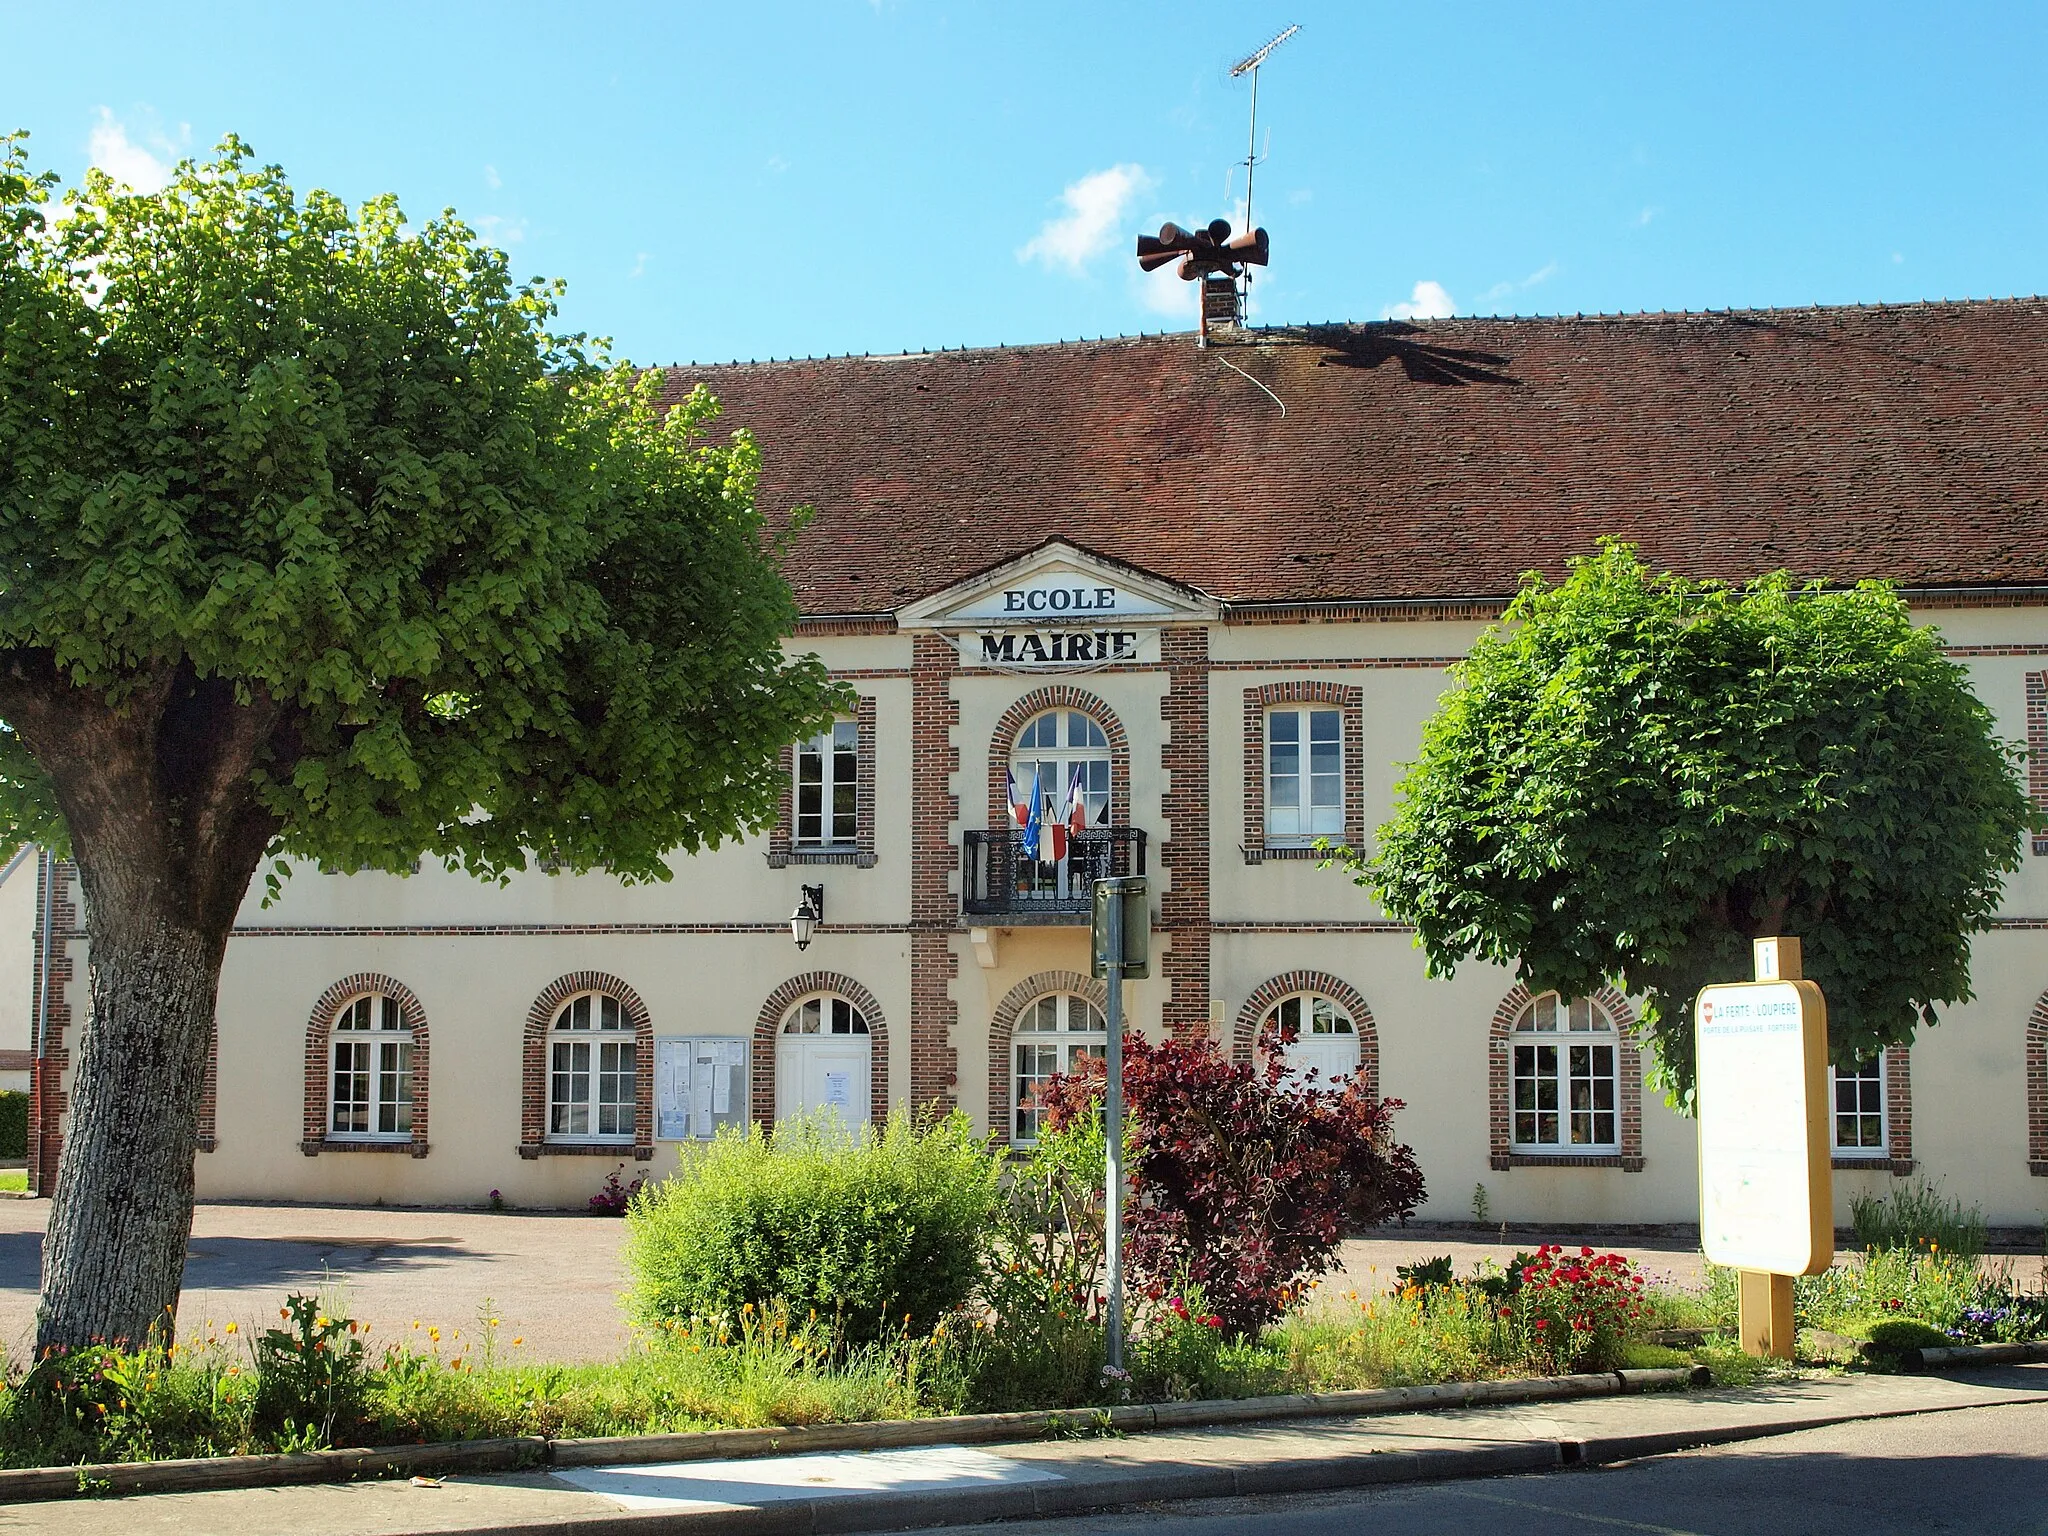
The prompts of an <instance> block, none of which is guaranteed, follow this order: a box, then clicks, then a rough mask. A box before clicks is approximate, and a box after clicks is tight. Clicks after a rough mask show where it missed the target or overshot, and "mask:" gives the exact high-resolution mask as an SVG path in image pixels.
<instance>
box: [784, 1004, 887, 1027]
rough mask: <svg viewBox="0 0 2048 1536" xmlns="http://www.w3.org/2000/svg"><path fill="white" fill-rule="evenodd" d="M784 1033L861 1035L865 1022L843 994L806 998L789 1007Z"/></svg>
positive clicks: (866, 1022) (866, 1025)
mask: <svg viewBox="0 0 2048 1536" xmlns="http://www.w3.org/2000/svg"><path fill="white" fill-rule="evenodd" d="M782 1032H783V1033H784V1034H785V1035H864V1034H866V1033H867V1032H868V1021H867V1020H866V1019H864V1018H862V1017H861V1014H860V1010H859V1009H858V1008H856V1007H854V1006H853V1004H851V1003H849V1002H848V1001H847V1000H846V999H845V998H843V997H810V998H806V999H804V1001H802V1002H800V1003H798V1004H797V1005H796V1006H795V1007H794V1008H792V1009H790V1010H789V1017H788V1018H786V1019H784V1020H783V1021H782Z"/></svg>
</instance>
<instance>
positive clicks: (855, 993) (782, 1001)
mask: <svg viewBox="0 0 2048 1536" xmlns="http://www.w3.org/2000/svg"><path fill="white" fill-rule="evenodd" d="M807 997H843V998H845V999H846V1000H847V1001H848V1002H849V1003H851V1004H853V1006H854V1011H855V1012H857V1013H858V1014H860V1016H861V1017H862V1018H863V1019H865V1020H867V1026H868V1042H869V1043H868V1053H869V1056H870V1059H871V1064H870V1066H869V1069H868V1082H869V1088H870V1092H869V1100H870V1103H869V1108H868V1115H869V1118H870V1119H872V1120H873V1121H874V1122H875V1124H876V1125H880V1124H881V1123H882V1122H883V1121H884V1120H886V1119H888V1118H889V1021H888V1020H887V1019H885V1018H883V1017H882V1005H881V1004H880V1003H879V1002H877V1001H876V1000H875V994H874V993H872V992H870V991H869V990H868V989H867V988H866V987H864V986H862V985H861V984H860V983H859V982H857V981H855V980H854V979H853V978H852V977H851V976H842V975H840V974H839V972H837V971H810V972H807V973H806V974H804V975H802V976H792V977H791V978H790V979H789V980H788V981H785V982H784V983H783V984H782V985H781V986H779V987H777V988H776V989H775V990H774V991H773V992H771V993H769V994H768V1000H767V1001H766V1002H765V1003H763V1004H762V1005H761V1011H760V1013H759V1014H758V1015H756V1016H755V1019H754V1060H753V1065H752V1068H751V1070H750V1077H751V1084H750V1090H751V1093H752V1096H753V1102H752V1103H750V1104H749V1105H748V1106H747V1111H748V1118H750V1119H751V1120H752V1121H753V1122H754V1124H756V1125H758V1126H759V1127H761V1129H762V1130H764V1131H767V1130H773V1129H774V1127H775V1043H776V1041H778V1040H779V1039H781V1038H782V1022H783V1020H785V1019H787V1018H788V1017H789V1010H790V1009H792V1008H794V1007H795V1006H796V1005H797V1004H798V1003H800V1002H802V1001H803V1000H804V999H805V998H807Z"/></svg>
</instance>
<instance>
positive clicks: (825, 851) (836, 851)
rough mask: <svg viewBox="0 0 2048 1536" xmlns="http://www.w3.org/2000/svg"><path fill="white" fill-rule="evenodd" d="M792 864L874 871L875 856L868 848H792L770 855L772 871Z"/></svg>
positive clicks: (769, 864) (769, 861)
mask: <svg viewBox="0 0 2048 1536" xmlns="http://www.w3.org/2000/svg"><path fill="white" fill-rule="evenodd" d="M792 864H844V865H850V866H851V867H853V868H855V869H873V868H874V867H875V855H874V854H873V852H872V851H870V850H869V849H866V848H791V849H789V850H787V851H785V852H775V853H770V854H769V855H768V867H769V868H770V869H786V868H788V867H789V866H790V865H792Z"/></svg>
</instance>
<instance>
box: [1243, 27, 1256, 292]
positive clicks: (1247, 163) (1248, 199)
mask: <svg viewBox="0 0 2048 1536" xmlns="http://www.w3.org/2000/svg"><path fill="white" fill-rule="evenodd" d="M1258 160H1259V67H1258V66H1257V65H1256V64H1254V65H1253V66H1252V129H1251V142H1250V143H1249V144H1247V145H1246V146H1245V151H1244V233H1246V234H1250V233H1251V232H1252V167H1253V166H1254V165H1256V164H1258ZM1246 276H1250V274H1249V273H1247V274H1246Z"/></svg>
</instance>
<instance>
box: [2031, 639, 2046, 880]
mask: <svg viewBox="0 0 2048 1536" xmlns="http://www.w3.org/2000/svg"><path fill="white" fill-rule="evenodd" d="M2027 793H2028V794H2029V795H2030V796H2031V797H2032V798H2033V801H2034V808H2035V809H2036V810H2039V811H2048V672H2029V673H2028V674H2027ZM2034 852H2035V853H2036V854H2048V837H2043V836H2036V837H2035V838H2034Z"/></svg>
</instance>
